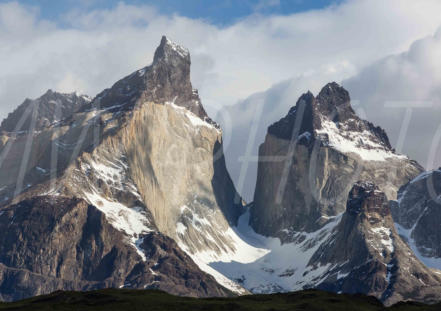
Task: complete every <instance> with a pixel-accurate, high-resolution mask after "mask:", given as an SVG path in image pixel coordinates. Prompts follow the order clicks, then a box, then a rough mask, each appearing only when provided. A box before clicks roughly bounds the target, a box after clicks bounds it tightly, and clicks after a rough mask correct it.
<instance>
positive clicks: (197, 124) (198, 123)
mask: <svg viewBox="0 0 441 311" xmlns="http://www.w3.org/2000/svg"><path fill="white" fill-rule="evenodd" d="M165 104H166V105H169V106H171V107H173V109H175V110H177V111H179V112H180V113H182V114H184V115H185V116H186V117H187V119H188V120H189V121H190V123H191V124H192V125H193V126H194V127H200V126H204V127H208V128H210V129H215V130H216V131H217V132H220V131H219V129H217V128H216V127H215V126H213V124H210V123H208V122H207V121H204V120H202V119H201V118H199V117H198V116H197V115H195V114H194V113H193V112H191V111H190V110H188V109H187V108H185V107H180V106H178V105H176V104H175V103H174V102H166V103H165Z"/></svg>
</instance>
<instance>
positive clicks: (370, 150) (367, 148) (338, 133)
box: [316, 118, 407, 161]
mask: <svg viewBox="0 0 441 311" xmlns="http://www.w3.org/2000/svg"><path fill="white" fill-rule="evenodd" d="M321 124H322V129H320V130H316V133H317V134H318V135H321V134H327V135H328V140H329V143H328V145H329V146H331V147H333V148H335V149H337V150H338V151H340V152H342V153H345V154H347V153H355V154H358V155H359V156H360V158H362V159H363V160H365V161H386V160H387V159H390V158H399V159H407V157H406V156H404V155H397V154H395V153H393V152H392V151H390V150H388V149H386V147H384V146H383V145H381V144H379V143H377V142H375V141H374V137H373V135H372V133H370V132H369V131H364V132H362V133H360V132H354V131H349V130H345V129H344V128H343V127H342V128H337V125H336V124H335V123H334V122H332V121H330V120H327V119H324V118H322V120H321Z"/></svg>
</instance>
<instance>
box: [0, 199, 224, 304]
mask: <svg viewBox="0 0 441 311" xmlns="http://www.w3.org/2000/svg"><path fill="white" fill-rule="evenodd" d="M0 230H1V231H2V232H4V234H2V235H1V236H0V298H1V299H2V300H5V301H12V300H17V299H23V298H27V297H31V296H35V295H40V294H43V293H50V292H53V291H56V290H59V289H64V290H90V289H96V288H105V287H115V288H118V287H132V288H150V289H152V288H157V289H162V290H166V291H168V292H170V293H175V294H178V295H187V296H195V297H196V296H222V295H228V294H229V292H228V291H227V290H225V289H223V288H221V287H220V286H219V285H218V284H217V283H216V281H215V280H214V279H213V278H212V277H210V276H208V275H206V274H204V273H203V272H201V271H200V270H199V268H197V266H196V265H195V263H194V262H193V261H192V260H191V258H190V257H189V256H188V255H186V254H185V253H184V252H182V251H181V250H180V249H179V247H178V246H177V245H176V243H175V242H174V241H173V240H172V239H170V238H168V237H166V236H164V235H163V234H161V233H159V232H151V233H147V234H143V235H141V236H140V237H139V238H140V239H141V241H142V242H141V243H139V246H138V247H139V249H140V250H143V251H144V252H145V255H146V259H145V260H142V258H141V257H140V255H139V254H138V252H137V251H136V250H135V249H134V248H133V247H131V246H130V245H128V244H127V242H126V241H125V240H126V239H127V237H126V235H125V234H124V233H123V232H121V231H119V230H117V229H115V228H114V226H113V225H112V224H111V223H109V222H108V220H107V218H106V216H105V214H104V213H102V212H101V211H100V210H98V209H97V208H96V207H94V206H92V205H90V204H88V203H87V202H86V201H84V200H81V199H74V198H65V197H52V196H44V197H36V198H33V199H29V200H24V201H22V202H20V203H18V204H16V205H11V206H8V207H7V208H5V209H2V211H1V212H0Z"/></svg>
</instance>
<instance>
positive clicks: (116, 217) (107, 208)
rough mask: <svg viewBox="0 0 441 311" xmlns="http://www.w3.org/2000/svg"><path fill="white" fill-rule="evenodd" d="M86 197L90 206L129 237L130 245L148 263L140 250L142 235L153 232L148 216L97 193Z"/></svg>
mask: <svg viewBox="0 0 441 311" xmlns="http://www.w3.org/2000/svg"><path fill="white" fill-rule="evenodd" d="M85 196H86V199H87V201H88V202H89V203H90V204H92V205H94V206H95V207H96V208H97V209H99V210H100V211H101V212H103V213H104V215H105V216H106V219H107V221H109V223H110V224H111V225H112V226H113V227H114V228H115V229H117V230H119V231H121V232H124V233H125V234H126V235H127V236H128V237H129V240H130V243H131V244H132V245H133V247H135V249H136V251H137V252H138V254H139V255H140V256H141V258H142V259H143V261H146V260H147V258H146V257H145V254H144V252H143V250H142V249H141V248H140V245H141V244H142V239H141V238H140V237H139V235H140V234H145V233H149V232H152V231H153V230H152V229H151V228H150V227H149V226H150V222H149V220H148V219H147V216H146V214H145V213H143V212H140V211H139V209H132V208H128V207H127V206H125V205H123V204H121V203H119V202H114V201H110V200H107V199H106V198H104V197H103V196H101V195H99V194H97V193H85Z"/></svg>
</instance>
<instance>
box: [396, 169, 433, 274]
mask: <svg viewBox="0 0 441 311" xmlns="http://www.w3.org/2000/svg"><path fill="white" fill-rule="evenodd" d="M391 208H392V213H393V217H394V220H395V222H396V225H397V228H398V232H399V234H400V235H402V236H403V238H404V240H405V241H406V242H407V243H408V244H409V245H410V246H411V248H412V250H413V251H414V252H415V253H416V254H417V255H418V256H419V258H420V259H421V260H422V261H423V262H424V263H425V264H426V265H428V266H429V267H432V268H437V269H441V233H440V230H438V228H439V224H440V223H441V212H440V211H441V169H438V170H434V171H430V172H425V173H422V174H421V175H419V176H418V177H416V178H415V179H414V180H412V181H411V182H409V183H408V184H406V185H404V186H403V187H402V188H401V189H400V191H399V192H398V200H397V201H394V202H391Z"/></svg>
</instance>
